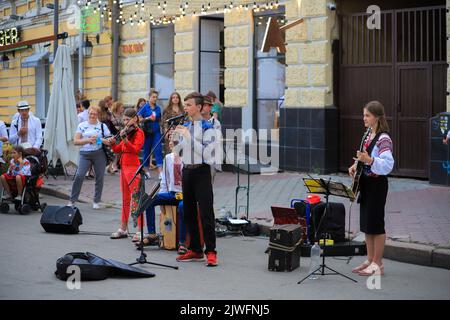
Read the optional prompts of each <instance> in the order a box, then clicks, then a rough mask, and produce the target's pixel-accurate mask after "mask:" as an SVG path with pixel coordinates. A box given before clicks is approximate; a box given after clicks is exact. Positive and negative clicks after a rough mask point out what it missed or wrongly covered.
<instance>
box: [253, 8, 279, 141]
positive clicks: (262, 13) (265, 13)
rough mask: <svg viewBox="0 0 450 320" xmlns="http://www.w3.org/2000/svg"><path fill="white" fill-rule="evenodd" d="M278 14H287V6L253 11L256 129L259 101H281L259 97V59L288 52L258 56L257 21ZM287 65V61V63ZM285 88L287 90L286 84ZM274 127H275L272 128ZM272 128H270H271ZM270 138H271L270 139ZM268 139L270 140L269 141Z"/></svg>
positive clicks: (254, 117)
mask: <svg viewBox="0 0 450 320" xmlns="http://www.w3.org/2000/svg"><path fill="white" fill-rule="evenodd" d="M278 15H286V9H285V6H283V5H280V6H279V7H278V8H277V9H273V10H265V11H259V12H253V30H254V33H253V48H252V49H253V70H252V71H253V88H252V91H253V112H252V115H253V116H252V127H253V128H254V129H255V130H258V129H260V128H259V125H258V115H259V112H258V111H259V110H258V101H280V99H275V98H272V99H268V98H258V61H259V60H264V59H280V58H284V59H286V54H284V53H282V54H280V53H278V54H277V56H276V57H258V56H257V52H258V50H259V49H260V48H257V47H256V45H257V43H258V38H257V36H258V35H257V31H256V30H257V22H258V19H257V18H259V17H272V16H278ZM285 66H286V63H285ZM285 90H286V84H285ZM283 102H284V99H283ZM272 129H273V128H272ZM269 130H270V129H269ZM269 140H270V139H269ZM269 140H268V141H269Z"/></svg>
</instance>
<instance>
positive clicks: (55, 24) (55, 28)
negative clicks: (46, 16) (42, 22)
mask: <svg viewBox="0 0 450 320" xmlns="http://www.w3.org/2000/svg"><path fill="white" fill-rule="evenodd" d="M54 1H55V2H54V6H55V7H54V9H53V33H54V34H55V36H57V35H58V32H59V28H58V27H59V0H54ZM56 50H58V38H56V39H55V41H54V42H53V60H55V57H56Z"/></svg>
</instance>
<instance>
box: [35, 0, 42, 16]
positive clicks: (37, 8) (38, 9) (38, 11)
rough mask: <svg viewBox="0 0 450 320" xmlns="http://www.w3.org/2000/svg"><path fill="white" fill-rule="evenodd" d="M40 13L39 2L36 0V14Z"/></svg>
mask: <svg viewBox="0 0 450 320" xmlns="http://www.w3.org/2000/svg"><path fill="white" fill-rule="evenodd" d="M40 14H41V2H40V1H36V16H38V15H40Z"/></svg>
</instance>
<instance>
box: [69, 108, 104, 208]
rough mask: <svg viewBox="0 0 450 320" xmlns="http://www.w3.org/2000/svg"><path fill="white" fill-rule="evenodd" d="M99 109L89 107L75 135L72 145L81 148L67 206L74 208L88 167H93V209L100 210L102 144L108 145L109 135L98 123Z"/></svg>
mask: <svg viewBox="0 0 450 320" xmlns="http://www.w3.org/2000/svg"><path fill="white" fill-rule="evenodd" d="M99 111H100V110H99V108H98V107H97V106H91V107H89V111H88V112H89V118H88V121H84V122H81V123H80V124H79V125H78V128H77V131H76V133H75V138H74V143H75V145H78V146H81V148H80V159H79V162H78V169H77V173H76V175H75V180H74V181H73V185H72V192H71V195H70V201H69V204H68V205H69V206H74V205H75V202H76V201H78V197H79V195H80V191H81V187H82V186H83V180H84V176H85V175H86V173H87V172H88V170H89V167H90V166H94V172H95V191H94V203H93V208H94V209H96V210H97V209H100V204H99V203H100V200H101V197H102V191H103V178H104V176H105V168H106V155H105V152H104V151H103V148H102V144H105V145H110V142H109V141H108V139H106V137H107V136H109V135H110V132H109V130H108V127H107V126H106V125H105V124H103V123H101V122H100V121H98V113H99Z"/></svg>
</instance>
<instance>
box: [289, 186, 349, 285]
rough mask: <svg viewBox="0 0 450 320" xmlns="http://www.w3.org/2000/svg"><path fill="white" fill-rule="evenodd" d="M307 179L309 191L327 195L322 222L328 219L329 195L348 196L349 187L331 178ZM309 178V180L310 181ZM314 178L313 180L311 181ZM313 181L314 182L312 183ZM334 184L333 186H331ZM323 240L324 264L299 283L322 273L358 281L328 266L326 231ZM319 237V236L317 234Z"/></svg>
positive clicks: (323, 233)
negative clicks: (326, 259)
mask: <svg viewBox="0 0 450 320" xmlns="http://www.w3.org/2000/svg"><path fill="white" fill-rule="evenodd" d="M304 180H305V185H306V187H307V188H308V189H309V191H310V192H311V191H312V190H314V191H313V192H314V193H321V194H324V197H325V211H324V213H323V215H322V218H321V222H320V223H322V219H325V220H326V219H327V218H326V217H327V216H326V215H327V213H328V210H329V209H330V207H329V204H328V197H329V196H330V195H331V194H334V195H337V196H343V197H346V193H347V188H346V187H345V186H344V185H343V184H342V183H336V182H333V183H331V178H330V179H329V180H328V181H327V182H325V181H324V180H323V179H304ZM308 180H309V181H308ZM311 180H312V181H311ZM311 182H313V183H311ZM331 186H333V188H332V187H331ZM333 191H335V192H333ZM321 235H322V239H323V240H322V241H323V253H322V264H321V265H320V266H319V267H318V268H317V269H315V270H314V271H312V272H311V273H309V274H308V275H307V276H306V277H304V278H303V279H302V280H300V281H299V282H298V283H297V284H300V283H302V282H303V281H305V280H306V279H308V278H309V277H310V276H312V275H322V276H326V275H340V276H342V277H344V278H347V279H349V280H351V281H353V282H358V281H356V280H354V279H352V278H350V277H347V276H346V275H344V274H342V273H340V272H338V271H336V270H334V269H331V268H330V267H328V266H327V265H326V264H325V256H326V239H325V232H322V234H321ZM316 237H317V236H316ZM325 269H327V270H330V271H332V272H333V273H325ZM319 270H320V273H316V272H317V271H319Z"/></svg>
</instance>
